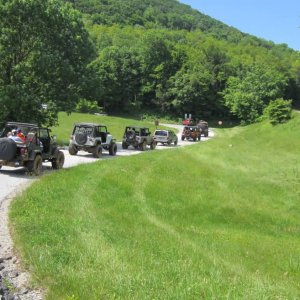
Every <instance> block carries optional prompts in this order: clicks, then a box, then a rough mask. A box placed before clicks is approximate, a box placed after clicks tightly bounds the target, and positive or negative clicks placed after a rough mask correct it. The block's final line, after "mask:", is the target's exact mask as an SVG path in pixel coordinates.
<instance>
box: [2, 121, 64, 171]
mask: <svg viewBox="0 0 300 300" xmlns="http://www.w3.org/2000/svg"><path fill="white" fill-rule="evenodd" d="M16 130H18V131H19V132H21V133H22V135H23V139H20V138H17V137H15V136H13V135H12V134H11V133H12V132H14V131H16ZM43 161H50V162H51V164H52V167H53V169H60V168H62V167H63V165H64V162H65V156H64V153H63V152H62V151H60V150H59V149H58V146H57V144H56V142H55V138H51V137H50V130H49V129H48V128H45V127H39V126H38V125H36V124H28V123H18V122H8V123H6V125H5V127H4V128H3V130H2V131H1V132H0V169H1V167H2V166H10V167H25V168H26V169H27V170H28V171H29V173H32V174H34V175H40V174H41V173H42V170H43V166H42V163H43Z"/></svg>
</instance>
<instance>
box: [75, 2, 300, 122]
mask: <svg viewBox="0 0 300 300" xmlns="http://www.w3.org/2000/svg"><path fill="white" fill-rule="evenodd" d="M72 3H73V5H74V7H75V8H77V9H79V10H81V11H82V12H83V13H84V14H85V18H86V20H87V21H86V24H87V27H88V30H89V32H90V34H91V36H92V39H93V41H94V42H95V45H96V47H97V50H98V57H97V58H96V60H95V61H94V62H93V63H92V64H91V65H90V74H92V77H93V78H94V80H95V81H93V84H94V86H93V87H92V88H89V90H88V92H87V94H86V95H85V97H86V98H89V99H96V100H97V101H98V102H99V103H100V105H101V106H103V107H104V108H105V110H108V111H114V112H115V111H124V110H125V111H131V110H132V109H134V110H136V109H142V108H143V109H154V110H157V111H160V112H163V113H167V114H176V115H182V114H183V113H184V112H192V113H194V114H195V115H197V116H199V117H210V116H224V115H225V116H231V117H238V118H239V119H240V120H241V121H243V122H245V123H251V122H253V121H255V120H256V119H257V118H258V117H259V116H260V115H261V114H262V113H263V109H264V108H265V107H266V106H267V104H268V103H269V102H270V101H271V100H274V99H276V98H284V99H293V101H294V105H296V104H297V103H298V102H299V99H300V88H299V74H300V55H299V53H298V52H296V51H293V50H291V49H289V48H288V47H287V46H286V45H275V44H274V43H272V42H268V41H265V40H262V39H259V38H256V37H254V36H251V35H248V34H244V33H242V32H240V31H238V30H237V29H235V28H232V27H229V26H227V25H225V24H223V23H222V22H219V21H217V20H214V19H212V18H210V17H209V16H206V15H204V14H201V13H200V12H198V11H196V10H193V9H191V8H190V7H189V6H187V5H184V4H181V3H179V2H177V1H174V0H166V1H158V0H146V1H140V0H127V1H121V0H108V1H107V0H97V1H92V0H91V1H83V0H77V1H76V0H74V1H72Z"/></svg>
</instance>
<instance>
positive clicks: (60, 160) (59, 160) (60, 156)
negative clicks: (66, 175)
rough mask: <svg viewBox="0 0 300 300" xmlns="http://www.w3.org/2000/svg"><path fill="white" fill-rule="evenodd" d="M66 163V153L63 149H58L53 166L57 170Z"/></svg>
mask: <svg viewBox="0 0 300 300" xmlns="http://www.w3.org/2000/svg"><path fill="white" fill-rule="evenodd" d="M64 163H65V155H64V153H63V152H62V151H58V152H57V154H56V157H55V158H53V160H52V168H53V169H55V170H58V169H61V168H62V167H63V165H64Z"/></svg>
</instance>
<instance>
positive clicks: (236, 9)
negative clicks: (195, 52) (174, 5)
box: [179, 0, 300, 50]
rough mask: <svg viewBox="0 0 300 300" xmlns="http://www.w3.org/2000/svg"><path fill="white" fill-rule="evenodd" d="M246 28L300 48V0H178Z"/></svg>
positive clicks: (275, 40) (260, 35) (241, 28)
mask: <svg viewBox="0 0 300 300" xmlns="http://www.w3.org/2000/svg"><path fill="white" fill-rule="evenodd" d="M179 2H181V3H185V4H188V5H190V6H191V7H192V8H194V9H197V10H199V11H200V12H202V13H204V14H206V15H209V16H211V17H213V18H215V19H217V20H219V21H222V22H223V23H225V24H227V25H230V26H233V27H235V28H237V29H239V30H241V31H243V32H246V33H250V34H252V35H255V36H257V37H261V38H264V39H266V40H271V41H273V42H275V43H278V44H280V43H285V44H288V46H289V47H291V48H293V49H295V50H300V0H198V1H196V0H179Z"/></svg>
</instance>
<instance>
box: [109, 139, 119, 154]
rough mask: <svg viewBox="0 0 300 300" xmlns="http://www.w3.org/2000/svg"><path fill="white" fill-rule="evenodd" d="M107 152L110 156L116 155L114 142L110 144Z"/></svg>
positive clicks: (116, 148) (116, 149)
mask: <svg viewBox="0 0 300 300" xmlns="http://www.w3.org/2000/svg"><path fill="white" fill-rule="evenodd" d="M108 151H109V155H112V156H114V155H116V153H117V151H118V147H117V144H116V143H114V142H113V143H111V144H110V146H109V149H108Z"/></svg>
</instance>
